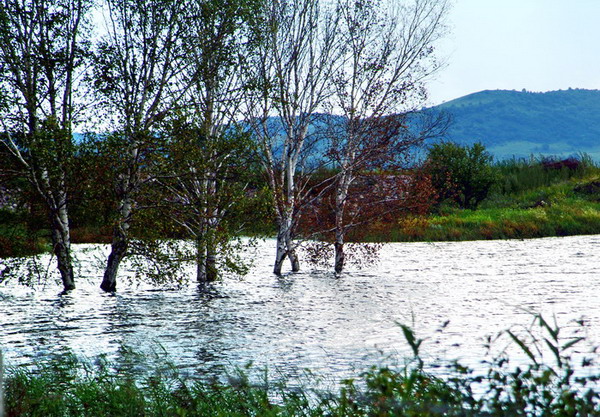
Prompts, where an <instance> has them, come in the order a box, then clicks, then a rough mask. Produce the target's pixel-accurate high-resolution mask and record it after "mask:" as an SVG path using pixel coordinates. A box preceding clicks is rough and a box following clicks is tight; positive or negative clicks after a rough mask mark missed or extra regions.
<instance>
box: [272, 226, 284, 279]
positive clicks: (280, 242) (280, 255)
mask: <svg viewBox="0 0 600 417" xmlns="http://www.w3.org/2000/svg"><path fill="white" fill-rule="evenodd" d="M286 256H287V242H286V239H285V230H284V229H283V227H282V226H280V227H279V233H277V250H276V252H275V266H274V267H273V273H275V274H277V275H281V268H282V266H283V261H284V260H285V257H286Z"/></svg>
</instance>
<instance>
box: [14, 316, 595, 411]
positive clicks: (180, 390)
mask: <svg viewBox="0 0 600 417" xmlns="http://www.w3.org/2000/svg"><path fill="white" fill-rule="evenodd" d="M578 330H582V329H581V328H578V329H576V331H575V332H569V335H568V336H566V335H565V334H563V333H564V332H562V331H561V329H559V328H558V327H557V326H555V325H550V324H548V322H546V321H545V320H544V319H543V318H542V317H541V316H535V318H534V322H533V323H532V326H531V327H530V328H529V330H528V331H527V332H526V333H525V336H522V335H517V333H516V332H515V333H513V332H512V331H506V332H503V333H502V334H501V335H499V336H498V337H503V338H504V339H505V340H503V341H502V343H504V342H505V341H506V340H508V341H510V342H512V343H513V346H515V347H517V348H519V349H520V351H521V353H524V354H525V356H526V357H527V358H528V359H529V364H526V365H523V364H521V365H520V366H515V365H514V364H512V363H511V358H510V357H508V356H507V355H506V354H505V353H501V354H499V355H498V356H496V357H495V358H492V359H488V358H487V357H482V364H483V365H482V366H484V367H485V369H484V371H483V372H479V373H477V374H476V373H475V372H474V371H472V370H470V369H468V368H466V367H464V366H461V365H460V364H458V363H449V364H437V365H436V364H430V365H429V366H428V364H424V362H423V361H422V359H421V357H420V356H419V350H420V347H421V344H422V342H423V340H420V339H418V338H417V336H416V335H415V334H414V333H413V332H412V330H410V329H409V328H406V327H404V326H403V327H402V331H403V332H404V334H405V336H406V340H407V342H408V343H409V345H410V346H411V347H412V349H413V352H414V354H415V356H414V358H413V360H412V361H411V362H409V363H408V364H406V365H404V366H400V367H373V368H371V369H370V370H368V371H367V372H365V373H363V374H361V375H357V377H356V378H354V379H348V380H345V381H341V383H339V384H337V386H338V388H336V389H334V390H327V389H323V388H319V387H320V386H322V384H319V383H318V378H315V377H313V378H314V379H311V380H308V381H305V383H304V384H299V383H298V382H297V381H295V382H294V383H288V382H285V381H281V380H278V381H273V380H271V379H269V375H268V373H267V372H263V373H258V374H257V373H253V372H252V370H245V371H244V372H241V371H237V372H234V373H232V374H230V375H229V376H228V377H227V378H222V380H221V382H219V381H212V382H207V381H199V380H194V379H193V378H191V377H187V378H183V377H182V376H181V375H180V374H179V373H178V372H177V370H176V368H175V367H174V366H169V365H165V364H164V362H163V363H162V364H161V365H158V366H157V365H148V366H149V367H150V368H152V369H151V370H149V371H147V373H145V374H144V375H145V376H140V375H139V374H138V373H134V372H133V371H132V369H134V368H135V367H127V366H115V365H114V364H111V363H108V362H107V361H106V360H104V359H102V358H100V359H98V360H95V361H94V362H93V363H91V362H83V361H80V360H78V359H77V358H76V357H75V356H73V355H72V354H69V353H65V354H63V355H62V356H59V357H57V358H55V359H53V360H49V361H46V362H44V363H42V364H39V365H38V366H37V367H35V368H27V369H24V368H12V369H10V368H9V369H8V372H7V378H6V381H5V384H4V386H5V401H6V415H7V416H49V417H51V416H94V417H100V416H211V417H215V416H223V417H226V416H227V417H230V416H265V417H266V416H330V417H343V416H422V417H428V416H431V417H433V416H464V417H468V416H511V417H512V416H541V417H550V416H552V417H561V416H563V417H566V416H598V415H600V395H599V394H600V391H599V390H598V380H599V378H598V377H597V376H595V375H592V372H582V371H585V370H586V369H593V370H597V367H595V365H594V364H593V361H592V359H590V358H587V357H584V356H583V355H581V354H580V355H579V356H577V358H578V359H577V360H575V359H574V356H573V354H574V353H575V352H581V351H582V350H581V348H582V347H583V344H584V342H585V339H584V338H583V337H582V336H581V334H580V333H578V332H577V331H578ZM578 334H579V336H578ZM590 355H591V356H592V357H593V350H592V352H590ZM142 360H143V359H142ZM138 365H139V364H138ZM575 366H576V367H577V371H576V368H575ZM434 367H438V368H440V367H443V368H445V370H444V373H443V374H444V375H447V376H445V377H438V376H435V375H433V374H432V373H430V372H428V371H426V369H432V368H434ZM137 368H139V366H138V367H137ZM249 375H250V376H249Z"/></svg>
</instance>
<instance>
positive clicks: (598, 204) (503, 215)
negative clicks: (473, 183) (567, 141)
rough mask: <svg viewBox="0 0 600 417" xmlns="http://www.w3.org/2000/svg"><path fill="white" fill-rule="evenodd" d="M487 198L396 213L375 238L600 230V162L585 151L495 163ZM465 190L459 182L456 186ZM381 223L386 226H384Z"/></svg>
mask: <svg viewBox="0 0 600 417" xmlns="http://www.w3.org/2000/svg"><path fill="white" fill-rule="evenodd" d="M485 175H486V178H492V180H491V181H489V182H488V185H487V191H486V193H485V194H486V195H485V198H482V199H480V201H478V203H477V205H476V207H470V208H468V207H461V205H460V204H459V203H457V201H456V200H455V199H454V198H446V199H444V200H441V201H439V203H438V205H437V207H435V208H434V209H433V210H432V212H431V213H428V214H426V215H422V216H405V217H402V218H399V219H397V221H396V223H395V224H394V225H393V226H392V227H391V228H390V227H389V225H388V226H387V232H386V234H384V233H380V232H378V230H377V229H374V232H373V233H372V234H369V235H368V237H367V240H371V241H382V240H386V241H459V240H486V239H526V238H539V237H552V236H572V235H582V234H597V233H600V198H599V194H598V192H599V191H600V167H599V166H598V165H597V164H596V163H595V162H594V161H592V160H591V159H590V158H588V157H587V156H586V155H580V156H579V157H572V158H569V159H558V158H555V159H551V158H550V159H549V158H541V157H540V158H536V157H531V158H529V159H512V160H507V161H500V162H497V163H495V164H492V163H490V164H489V166H488V171H487V172H486V174H485ZM451 192H456V193H460V187H457V188H456V190H455V191H451ZM380 227H381V226H380Z"/></svg>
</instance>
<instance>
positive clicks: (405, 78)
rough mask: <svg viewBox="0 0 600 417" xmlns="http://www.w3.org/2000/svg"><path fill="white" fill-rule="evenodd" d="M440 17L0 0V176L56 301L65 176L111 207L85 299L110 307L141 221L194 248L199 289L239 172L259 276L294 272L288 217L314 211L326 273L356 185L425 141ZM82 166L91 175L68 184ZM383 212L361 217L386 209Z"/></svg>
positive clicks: (150, 1)
mask: <svg viewBox="0 0 600 417" xmlns="http://www.w3.org/2000/svg"><path fill="white" fill-rule="evenodd" d="M446 11H447V4H446V2H445V1H439V0H411V1H407V2H403V3H401V4H399V3H397V2H392V1H386V0H337V1H335V2H326V1H319V0H289V1H283V0H277V1H264V0H236V1H230V2H225V3H223V2H221V1H218V0H193V1H189V2H177V1H174V0H103V1H102V2H100V4H97V3H96V2H92V1H90V0H3V1H2V3H1V5H0V88H1V89H0V109H1V111H2V115H0V120H1V121H2V143H3V144H4V151H5V155H8V156H10V161H9V160H8V159H7V158H5V159H6V163H5V164H3V166H2V167H1V168H0V169H2V170H3V171H4V173H9V174H11V175H15V176H21V177H24V178H26V179H27V180H28V182H29V183H30V184H31V186H32V187H33V188H34V189H35V191H36V192H37V194H38V195H39V196H40V197H41V198H42V200H43V201H44V204H45V206H46V209H47V211H48V216H49V224H48V225H49V228H50V230H51V237H52V246H53V253H54V254H55V255H56V259H57V263H58V269H59V271H60V275H61V278H62V282H63V286H64V289H65V290H70V289H73V288H74V287H75V282H74V276H73V267H72V254H71V238H70V228H69V209H68V207H69V201H70V192H71V190H73V189H74V188H75V186H74V185H75V183H79V182H82V181H83V182H85V181H84V178H82V177H81V176H83V177H86V176H90V177H92V176H97V175H102V176H103V177H102V178H104V179H105V180H106V182H108V183H109V184H110V187H109V188H110V193H111V195H112V196H113V197H114V204H113V207H112V210H111V212H112V215H111V219H112V221H113V225H114V226H113V232H112V242H111V252H110V255H109V257H108V259H107V263H106V268H105V273H104V278H103V281H102V284H101V287H102V288H103V289H104V290H106V291H114V290H115V289H116V283H117V274H118V269H119V266H120V264H121V262H122V261H123V259H124V258H125V256H126V255H127V254H128V253H129V252H130V251H131V243H132V237H131V232H130V229H131V227H132V222H133V221H134V220H135V218H136V216H137V215H138V214H137V213H139V212H141V211H142V210H143V209H145V208H147V207H148V206H149V205H150V206H155V207H153V208H154V209H157V208H158V209H160V210H163V212H164V213H166V214H167V215H168V216H170V217H172V218H173V220H174V221H175V222H176V224H177V225H178V226H179V227H180V228H181V230H183V231H185V237H187V238H191V239H193V240H194V242H195V251H196V253H195V260H196V264H197V276H198V280H199V281H211V280H214V279H215V278H216V275H217V270H218V266H217V265H218V258H219V257H218V256H217V255H218V252H221V251H222V250H223V247H224V246H226V245H227V241H228V238H229V237H230V235H231V234H232V233H233V232H234V231H233V230H231V227H229V226H228V224H227V218H228V216H229V215H230V214H231V212H232V211H235V210H237V209H238V208H237V206H236V205H239V204H240V201H242V200H244V198H245V197H248V195H250V194H255V193H256V189H253V190H251V189H250V188H251V187H250V185H251V181H250V180H249V179H247V178H246V177H244V174H245V173H248V172H249V171H252V170H253V169H254V168H252V167H254V166H255V165H256V164H257V163H260V172H262V173H263V175H264V177H265V179H266V183H267V184H268V188H269V195H270V196H271V210H272V212H273V214H274V219H275V223H276V226H277V248H276V257H275V263H274V272H275V273H281V271H282V266H283V263H284V261H285V259H286V258H287V259H289V260H290V262H291V266H292V270H293V271H297V270H298V269H299V268H300V261H299V258H298V252H297V249H298V248H297V237H298V233H299V230H300V226H301V221H302V219H303V216H304V217H305V218H306V216H305V215H306V213H307V212H308V211H311V210H312V211H313V212H314V211H315V207H316V206H318V205H319V204H321V203H322V202H323V201H325V200H327V199H330V200H331V198H332V199H333V201H334V203H333V204H332V205H331V209H332V213H333V217H334V220H333V222H330V223H328V224H327V226H326V227H325V228H324V229H323V228H320V229H315V230H312V231H310V232H309V233H308V234H310V235H311V236H313V237H314V236H317V235H321V236H329V235H331V236H333V237H334V244H335V253H336V260H335V269H336V271H338V272H340V271H342V269H343V267H344V263H345V260H344V259H345V258H344V241H345V235H346V233H347V231H348V230H349V228H350V227H352V226H355V225H356V224H358V223H357V222H352V221H349V219H352V218H353V217H355V215H356V212H357V210H359V207H358V205H356V204H355V205H354V206H353V209H352V210H350V212H349V210H348V202H349V201H351V196H350V194H351V189H352V186H353V184H355V182H356V180H357V177H358V176H359V175H360V174H361V173H365V172H373V171H374V170H379V171H380V172H381V171H383V170H391V171H396V170H397V169H398V168H400V167H406V161H404V160H403V159H402V156H406V155H407V154H408V150H409V149H410V148H411V147H412V146H414V145H415V144H418V143H421V142H422V141H423V140H425V139H426V138H427V137H429V136H430V135H433V134H435V132H436V131H438V129H439V128H440V122H441V121H440V120H439V119H438V120H428V121H427V123H425V124H424V125H423V128H422V129H417V128H412V129H410V128H409V127H412V126H408V124H409V122H410V123H414V122H416V120H417V119H416V118H415V117H412V118H411V117H410V114H411V112H412V111H413V110H414V109H416V108H417V107H419V106H420V105H421V104H422V103H423V100H424V99H425V90H424V87H423V85H424V84H423V82H424V81H425V80H426V79H427V77H428V76H430V75H431V74H432V73H433V72H435V71H436V70H437V68H438V64H437V62H436V61H435V59H434V54H433V52H434V50H433V45H434V44H435V42H436V41H437V40H438V38H439V37H440V36H441V35H442V34H443V31H444V25H443V18H444V16H445V13H446ZM97 21H101V23H100V24H96V25H94V24H93V23H94V22H97ZM93 39H96V40H93ZM333 115H335V116H333ZM82 129H87V130H90V131H94V132H97V133H96V134H95V135H89V136H88V141H87V143H86V144H85V145H86V146H82V143H81V142H78V141H76V140H75V139H74V135H73V133H74V131H75V130H82ZM98 132H101V133H98ZM6 151H8V152H6ZM85 152H87V153H88V154H89V155H92V156H93V157H92V158H87V159H86V160H94V161H97V162H100V163H102V164H103V166H89V167H85V169H82V167H81V166H74V165H76V164H77V163H79V162H78V161H81V160H82V158H81V154H82V153H85ZM323 168H326V171H327V173H328V174H327V175H322V173H323V172H324V170H323ZM74 172H78V173H79V175H80V177H79V178H77V176H76V175H74V174H73V173H74ZM317 174H319V175H317ZM379 177H380V178H384V177H386V176H379ZM402 183H403V184H405V183H406V181H403V182H402ZM94 184H96V187H97V184H98V181H96V182H94ZM359 188H360V187H359ZM380 188H381V187H380ZM394 194H395V198H394V199H395V200H402V199H405V195H406V193H394ZM153 196H154V201H153ZM388 197H389V196H388ZM156 199H159V200H160V201H156ZM385 199H386V198H385V197H384V198H383V199H382V201H380V202H378V204H376V205H375V206H377V207H380V208H381V209H382V210H384V211H385V210H386V207H387V208H389V207H391V206H390V202H389V201H388V202H386V201H385ZM388 199H390V198H388ZM390 200H391V199H390ZM158 206H160V207H158Z"/></svg>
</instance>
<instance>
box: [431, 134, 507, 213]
mask: <svg viewBox="0 0 600 417" xmlns="http://www.w3.org/2000/svg"><path fill="white" fill-rule="evenodd" d="M425 166H426V168H425V169H426V171H427V173H428V174H429V175H430V176H431V180H432V183H433V186H434V187H435V188H436V190H437V192H438V196H439V202H440V203H441V202H444V201H448V200H451V201H454V202H455V203H456V204H458V206H459V207H461V208H468V209H474V208H476V207H477V205H478V204H479V203H480V202H481V201H482V200H483V199H485V198H486V197H487V196H488V194H489V192H490V189H491V188H492V186H493V185H494V184H495V183H496V173H495V170H494V169H493V167H492V156H491V155H490V153H489V152H487V151H486V150H485V147H484V146H483V145H482V144H481V143H475V144H473V145H472V146H462V145H458V144H456V143H452V142H443V143H437V144H435V145H433V146H432V147H431V148H430V149H429V155H428V157H427V160H426V164H425Z"/></svg>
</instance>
